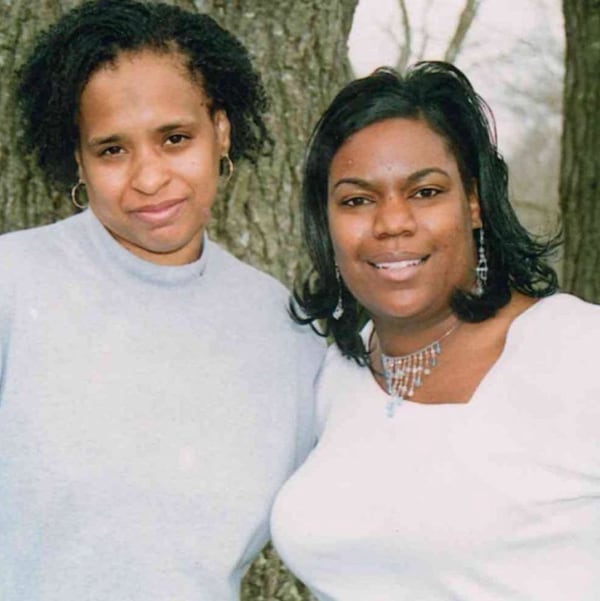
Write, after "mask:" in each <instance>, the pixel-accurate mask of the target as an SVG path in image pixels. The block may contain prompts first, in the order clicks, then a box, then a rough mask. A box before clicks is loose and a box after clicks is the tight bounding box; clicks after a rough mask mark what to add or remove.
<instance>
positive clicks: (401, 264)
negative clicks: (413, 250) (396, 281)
mask: <svg viewBox="0 0 600 601" xmlns="http://www.w3.org/2000/svg"><path fill="white" fill-rule="evenodd" d="M426 260H427V257H421V258H420V259H405V260H403V261H385V262H380V263H371V265H372V266H373V267H375V269H383V270H394V271H399V270H401V269H407V268H408V267H416V266H417V265H420V264H421V263H424V262H425V261H426Z"/></svg>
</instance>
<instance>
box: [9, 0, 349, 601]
mask: <svg viewBox="0 0 600 601" xmlns="http://www.w3.org/2000/svg"><path fill="white" fill-rule="evenodd" d="M171 3H173V4H178V5H180V6H183V7H185V8H188V9H191V10H195V9H197V10H201V11H206V12H209V13H210V14H212V15H213V16H214V17H215V18H216V19H217V20H218V21H219V22H220V23H221V24H222V25H223V26H224V27H226V28H227V29H229V30H231V31H232V32H233V33H235V34H236V35H237V36H238V37H239V38H240V39H241V40H242V41H243V43H244V44H245V45H246V47H247V48H248V49H249V51H250V53H251V54H252V56H253V57H254V60H255V64H256V66H257V68H258V69H259V70H260V71H261V73H262V74H263V76H264V80H265V85H266V88H267V92H268V94H269V96H270V100H271V111H270V116H269V125H270V129H271V132H272V135H273V137H274V139H275V147H274V150H273V153H272V155H271V156H269V157H266V158H264V159H261V160H260V162H259V164H258V166H257V167H250V166H247V165H244V164H241V165H239V166H236V170H235V175H234V177H233V178H232V180H231V182H229V184H228V185H227V186H226V188H225V190H224V191H223V193H222V195H221V198H220V199H219V200H218V202H217V203H216V204H215V207H214V211H213V220H212V224H211V226H210V235H211V237H212V238H213V239H216V240H217V241H219V242H220V243H222V244H223V245H224V246H225V247H227V248H228V249H229V250H230V251H231V252H233V253H234V254H235V255H236V256H238V257H239V258H241V259H242V260H245V261H247V262H249V263H251V264H253V265H255V266H257V267H259V268H261V269H263V270H266V271H268V272H270V273H271V274H273V275H275V276H276V277H278V278H279V279H281V280H282V281H283V282H284V283H286V284H288V285H290V284H291V283H292V282H293V280H294V278H295V276H296V275H297V274H298V273H299V272H300V271H301V270H303V269H304V266H305V259H304V253H303V252H302V251H301V250H300V249H301V244H300V221H301V220H300V215H299V212H298V194H299V185H300V177H301V163H302V157H303V154H304V149H305V146H306V142H307V139H308V136H309V134H310V131H311V128H312V125H313V124H314V123H315V121H316V119H317V117H318V115H319V114H320V113H321V112H322V110H323V109H324V108H325V106H326V105H327V104H328V102H329V101H330V100H331V98H332V97H333V94H334V93H335V92H336V91H337V90H338V89H339V88H340V87H341V85H343V84H344V83H346V82H347V81H348V80H349V79H350V67H349V64H348V58H347V45H346V44H347V38H348V34H349V32H350V26H351V24H352V17H353V14H354V9H355V6H356V3H357V0H329V1H328V2H321V1H320V0H299V1H298V2H294V3H293V4H290V3H287V2H273V1H272V0H205V1H204V2H202V1H201V0H197V1H196V2H194V1H193V0H171ZM77 4H79V1H78V0H41V1H39V2H29V1H28V0H3V1H2V2H0V17H1V20H0V82H1V89H0V114H2V116H3V119H2V120H1V121H0V231H10V230H16V229H23V228H28V227H33V226H36V225H41V224H45V223H50V222H53V221H56V220H58V219H61V218H63V217H66V216H68V215H70V214H71V213H73V212H74V210H75V209H74V207H73V206H72V205H71V203H70V201H69V199H68V198H65V197H64V195H61V194H59V193H58V192H56V191H55V190H53V189H52V188H50V187H49V186H48V185H47V184H46V183H45V182H44V181H43V179H42V177H41V175H40V173H39V170H38V169H37V167H36V166H35V165H34V163H33V160H32V159H31V158H30V157H24V156H22V155H21V154H19V152H18V150H17V144H16V141H17V140H18V139H19V136H20V135H21V134H20V132H19V127H18V123H17V119H16V115H15V106H14V101H13V96H12V90H13V89H14V85H15V81H16V70H17V69H18V66H19V65H20V64H21V63H22V61H23V58H24V54H25V53H26V52H27V50H28V48H29V47H30V45H31V41H32V39H33V37H34V36H35V34H36V33H37V32H38V31H39V30H41V29H44V28H45V27H46V26H47V25H48V24H49V23H51V22H53V21H55V20H56V19H57V18H58V17H59V16H60V15H61V14H62V13H63V12H65V11H66V10H68V9H70V8H72V7H73V6H75V5H77ZM74 183H75V182H74ZM310 598H311V597H310V595H309V594H308V592H307V591H306V590H305V588H304V587H303V586H302V585H301V584H300V583H297V582H296V581H295V580H294V579H293V578H292V577H291V576H290V575H289V573H288V572H287V571H286V570H285V568H284V567H283V566H282V565H281V562H280V561H279V559H278V558H277V556H276V554H275V552H274V551H273V550H272V549H271V548H267V549H266V551H265V552H264V553H263V555H262V556H261V557H259V559H258V560H257V561H256V562H255V563H254V566H253V567H252V569H251V570H250V572H249V573H248V575H247V577H246V579H245V581H244V583H243V591H242V599H244V600H245V601H250V600H252V601H259V600H264V601H275V600H280V601H298V600H308V599H310Z"/></svg>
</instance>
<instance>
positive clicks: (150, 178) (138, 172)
mask: <svg viewBox="0 0 600 601" xmlns="http://www.w3.org/2000/svg"><path fill="white" fill-rule="evenodd" d="M170 179H171V172H170V169H169V166H168V164H167V162H166V159H165V158H164V157H162V156H161V154H160V152H158V151H155V150H148V151H146V152H140V153H138V156H137V157H135V159H134V163H133V166H132V172H131V180H130V181H131V186H132V187H133V188H134V189H135V190H137V191H138V192H141V193H142V194H144V195H146V196H151V195H153V194H156V193H157V192H158V191H159V190H161V189H162V188H163V187H164V186H165V185H166V184H167V183H168V182H169V180H170Z"/></svg>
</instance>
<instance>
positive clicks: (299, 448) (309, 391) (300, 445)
mask: <svg viewBox="0 0 600 601" xmlns="http://www.w3.org/2000/svg"><path fill="white" fill-rule="evenodd" d="M296 327H300V328H302V329H303V330H304V332H303V333H302V334H301V338H302V339H303V340H302V341H301V344H302V352H301V353H300V354H299V356H300V357H301V365H300V373H299V378H300V382H302V383H303V385H302V394H301V399H300V404H299V410H298V424H297V440H296V467H298V466H300V465H301V464H302V463H303V462H304V460H305V459H306V457H307V456H308V454H309V453H310V451H311V450H312V448H313V447H314V446H315V444H316V442H317V431H316V419H315V417H316V411H315V403H316V391H317V383H318V376H319V373H320V371H319V370H320V368H321V364H322V362H323V357H324V355H325V350H326V345H325V340H324V339H323V338H321V337H319V336H318V335H317V334H315V333H314V332H313V331H312V330H310V328H308V327H307V326H296Z"/></svg>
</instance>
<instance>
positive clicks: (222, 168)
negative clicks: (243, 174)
mask: <svg viewBox="0 0 600 601" xmlns="http://www.w3.org/2000/svg"><path fill="white" fill-rule="evenodd" d="M233 171H234V168H233V161H232V160H231V159H230V158H229V155H228V154H224V155H223V156H222V157H221V159H220V160H219V175H222V176H225V178H226V181H229V180H230V179H231V176H232V175H233Z"/></svg>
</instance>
